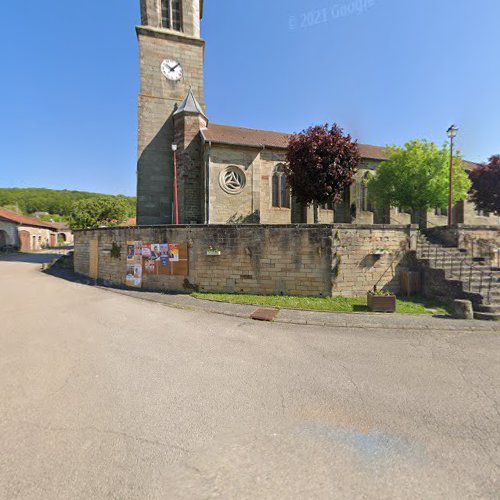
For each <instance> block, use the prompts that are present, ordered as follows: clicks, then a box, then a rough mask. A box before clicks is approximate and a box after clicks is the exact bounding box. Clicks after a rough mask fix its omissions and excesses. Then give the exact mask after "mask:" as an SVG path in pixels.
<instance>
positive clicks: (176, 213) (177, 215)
mask: <svg viewBox="0 0 500 500" xmlns="http://www.w3.org/2000/svg"><path fill="white" fill-rule="evenodd" d="M172 153H173V155H174V211H175V224H176V225H179V198H178V194H177V144H172Z"/></svg>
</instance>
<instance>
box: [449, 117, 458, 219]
mask: <svg viewBox="0 0 500 500" xmlns="http://www.w3.org/2000/svg"><path fill="white" fill-rule="evenodd" d="M446 133H447V134H448V137H449V138H450V193H449V198H448V227H451V226H452V225H453V141H454V139H455V137H456V136H457V133H458V128H457V127H455V125H452V126H451V127H450V128H449V129H448V130H447V131H446Z"/></svg>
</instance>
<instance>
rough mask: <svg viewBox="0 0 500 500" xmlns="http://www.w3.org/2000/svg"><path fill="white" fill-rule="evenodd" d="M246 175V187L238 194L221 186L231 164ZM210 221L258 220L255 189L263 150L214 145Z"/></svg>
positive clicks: (212, 152)
mask: <svg viewBox="0 0 500 500" xmlns="http://www.w3.org/2000/svg"><path fill="white" fill-rule="evenodd" d="M233 166H234V167H238V168H239V169H241V171H242V172H244V174H245V186H244V188H243V190H242V191H241V192H240V193H238V194H229V193H227V192H226V191H224V190H223V189H222V187H221V183H220V176H221V173H222V172H224V171H225V170H226V169H227V168H228V167H233ZM209 168H210V206H209V213H210V224H230V223H237V222H247V223H249V222H258V219H257V217H258V214H259V209H260V207H259V203H258V198H257V196H256V193H255V190H254V182H258V171H259V150H258V149H255V148H237V147H231V146H220V145H217V146H215V145H214V146H212V148H211V153H210V167H209Z"/></svg>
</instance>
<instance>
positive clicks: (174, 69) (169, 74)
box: [161, 59, 182, 82]
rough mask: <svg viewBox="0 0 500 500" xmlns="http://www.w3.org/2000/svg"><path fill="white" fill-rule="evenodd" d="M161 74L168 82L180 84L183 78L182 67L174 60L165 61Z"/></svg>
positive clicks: (162, 64)
mask: <svg viewBox="0 0 500 500" xmlns="http://www.w3.org/2000/svg"><path fill="white" fill-rule="evenodd" d="M161 72H162V73H163V75H164V76H165V78H167V79H168V80H172V81H173V82H178V81H179V80H180V79H181V78H182V66H181V65H180V63H178V62H177V61H174V60H173V59H165V60H164V61H163V62H162V63H161Z"/></svg>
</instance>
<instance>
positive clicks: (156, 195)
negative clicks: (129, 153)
mask: <svg viewBox="0 0 500 500" xmlns="http://www.w3.org/2000/svg"><path fill="white" fill-rule="evenodd" d="M202 10H203V1H202V0H141V23H142V24H141V26H138V27H137V28H136V31H137V37H138V40H139V54H140V74H141V79H140V95H139V99H138V119H139V130H138V161H137V223H138V224H139V225H153V224H170V223H172V220H173V218H172V214H173V199H174V197H173V191H174V173H173V170H174V167H173V153H172V144H173V143H174V141H175V130H174V116H173V115H174V112H175V111H176V109H177V107H178V106H179V105H180V104H181V103H182V102H183V100H184V99H185V97H186V95H187V94H188V93H189V92H190V89H192V92H193V93H194V95H196V98H197V99H198V101H199V103H200V106H201V107H203V109H204V86H203V62H204V48H205V42H204V41H203V40H202V39H201V36H200V22H201V17H202ZM164 61H167V63H165V62H164ZM162 64H163V71H162ZM166 75H167V76H168V77H167V76H166ZM186 216H187V214H186ZM182 222H186V221H182ZM187 222H190V221H187Z"/></svg>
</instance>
